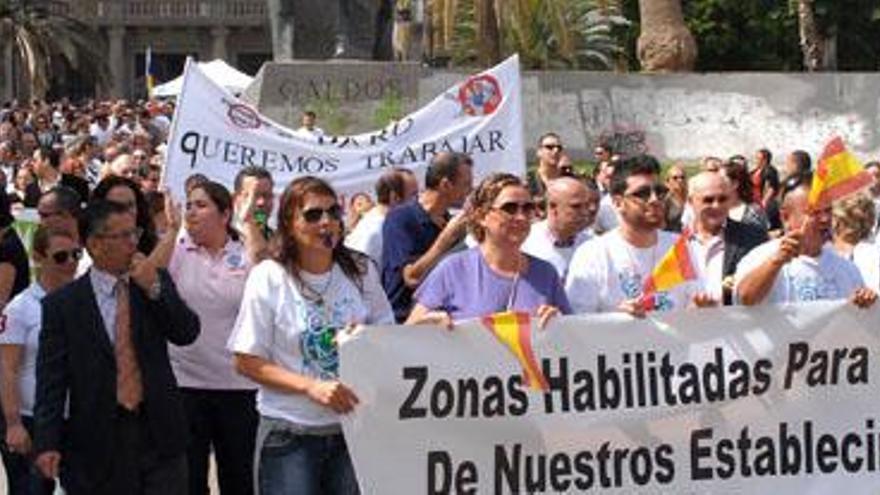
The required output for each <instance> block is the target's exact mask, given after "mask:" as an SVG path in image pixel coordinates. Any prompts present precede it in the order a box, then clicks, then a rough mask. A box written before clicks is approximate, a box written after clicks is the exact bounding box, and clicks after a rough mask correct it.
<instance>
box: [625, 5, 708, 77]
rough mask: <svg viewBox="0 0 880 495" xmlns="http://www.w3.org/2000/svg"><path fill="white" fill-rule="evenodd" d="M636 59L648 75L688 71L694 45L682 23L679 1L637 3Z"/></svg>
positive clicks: (682, 17)
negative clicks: (638, 17) (638, 29)
mask: <svg viewBox="0 0 880 495" xmlns="http://www.w3.org/2000/svg"><path fill="white" fill-rule="evenodd" d="M639 16H640V17H641V24H642V32H641V34H640V36H639V41H638V48H637V52H638V57H639V62H641V64H642V70H645V71H648V72H668V71H691V70H693V69H694V64H695V63H696V61H697V43H696V42H695V41H694V37H693V35H691V32H690V31H689V30H688V28H687V26H686V25H685V23H684V16H683V15H682V12H681V0H639Z"/></svg>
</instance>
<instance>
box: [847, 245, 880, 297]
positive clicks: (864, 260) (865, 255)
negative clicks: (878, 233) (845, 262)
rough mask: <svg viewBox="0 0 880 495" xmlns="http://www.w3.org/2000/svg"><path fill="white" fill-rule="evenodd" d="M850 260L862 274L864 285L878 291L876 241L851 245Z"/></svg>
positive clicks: (879, 253) (879, 264) (879, 272)
mask: <svg viewBox="0 0 880 495" xmlns="http://www.w3.org/2000/svg"><path fill="white" fill-rule="evenodd" d="M852 261H853V263H855V264H856V268H858V269H859V273H860V274H861V275H862V281H864V282H865V286H866V287H868V288H869V289H871V290H873V291H874V292H878V293H880V246H878V245H877V243H876V242H860V243H858V244H856V245H855V246H854V247H853V252H852Z"/></svg>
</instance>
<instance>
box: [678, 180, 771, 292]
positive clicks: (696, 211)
mask: <svg viewBox="0 0 880 495" xmlns="http://www.w3.org/2000/svg"><path fill="white" fill-rule="evenodd" d="M732 194H736V192H735V191H733V190H732V189H731V183H730V180H729V179H728V178H727V176H726V175H724V174H723V173H720V172H700V173H699V174H697V175H695V176H693V177H691V179H690V181H689V183H688V207H689V209H690V211H691V212H692V216H693V221H692V222H691V224H690V225H686V227H688V228H690V235H689V237H688V248H689V250H690V253H691V259H692V260H693V262H694V265H695V267H696V269H697V273H698V276H699V277H700V281H701V283H702V286H703V288H704V289H705V290H706V293H707V295H708V296H709V297H710V298H711V299H712V300H713V301H716V302H723V303H724V304H731V302H732V297H731V291H732V290H733V273H734V272H735V271H736V266H737V265H738V264H739V262H740V260H742V258H743V256H745V255H746V254H747V253H748V252H749V251H751V250H752V249H754V248H755V247H757V246H759V245H760V244H762V243H764V242H766V241H767V233H766V232H765V231H764V230H762V229H760V228H757V227H755V226H753V225H750V224H745V223H740V222H737V221H734V220H731V219H729V218H728V217H727V212H728V207H729V204H730V202H729V200H730V197H731V195H732Z"/></svg>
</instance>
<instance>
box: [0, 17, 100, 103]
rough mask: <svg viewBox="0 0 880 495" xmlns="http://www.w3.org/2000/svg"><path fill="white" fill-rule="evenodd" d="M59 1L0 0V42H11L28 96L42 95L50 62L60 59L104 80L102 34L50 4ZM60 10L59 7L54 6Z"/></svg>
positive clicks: (50, 70)
mask: <svg viewBox="0 0 880 495" xmlns="http://www.w3.org/2000/svg"><path fill="white" fill-rule="evenodd" d="M56 4H61V2H58V1H53V0H48V1H42V2H34V1H26V0H18V1H16V0H0V45H5V44H10V43H11V44H12V45H13V46H14V47H15V48H16V50H17V52H18V55H19V57H20V58H21V60H22V62H23V65H24V67H25V70H26V71H27V72H28V76H29V79H30V82H31V92H32V96H35V97H38V98H43V97H44V96H45V93H46V91H47V89H48V86H49V77H50V75H51V74H52V62H53V61H54V60H56V59H62V60H64V61H66V62H67V63H68V64H70V66H71V67H73V68H75V69H79V70H80V71H81V72H83V73H90V74H94V75H95V77H96V78H97V79H98V80H99V81H100V82H106V81H107V80H108V78H109V74H110V69H109V66H108V65H107V63H106V56H105V53H106V50H105V49H104V42H103V38H102V37H101V36H100V35H99V34H98V32H97V31H96V30H95V29H94V28H92V27H91V26H89V25H87V24H85V23H83V22H82V21H78V20H76V19H74V18H72V17H69V16H65V15H61V14H58V13H55V12H54V10H53V9H52V8H51V7H53V6H54V5H56ZM55 10H59V11H61V9H55Z"/></svg>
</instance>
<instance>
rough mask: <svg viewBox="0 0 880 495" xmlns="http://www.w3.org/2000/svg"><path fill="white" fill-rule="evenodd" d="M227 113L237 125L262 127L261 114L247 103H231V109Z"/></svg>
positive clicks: (253, 127)
mask: <svg viewBox="0 0 880 495" xmlns="http://www.w3.org/2000/svg"><path fill="white" fill-rule="evenodd" d="M226 115H227V116H228V117H229V120H230V122H232V123H233V125H235V126H236V127H241V128H242V129H256V128H258V127H260V114H258V113H257V111H256V110H254V109H253V108H251V107H249V106H247V105H243V104H241V103H233V104H231V105H229V111H228V112H227V114H226Z"/></svg>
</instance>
